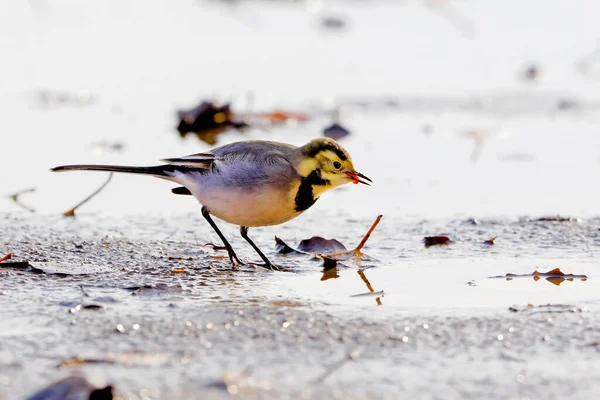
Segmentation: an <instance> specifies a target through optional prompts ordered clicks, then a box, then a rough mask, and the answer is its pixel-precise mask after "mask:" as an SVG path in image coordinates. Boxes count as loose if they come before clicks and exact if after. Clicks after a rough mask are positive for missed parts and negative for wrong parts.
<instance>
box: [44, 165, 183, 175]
mask: <svg viewBox="0 0 600 400" xmlns="http://www.w3.org/2000/svg"><path fill="white" fill-rule="evenodd" d="M176 169H177V168H176V167H174V166H172V165H157V166H154V167H129V166H124V165H93V164H80V165H61V166H59V167H54V168H52V169H50V171H52V172H63V171H109V172H124V173H129V174H147V175H154V176H159V177H170V176H173V173H174V172H175V170H176Z"/></svg>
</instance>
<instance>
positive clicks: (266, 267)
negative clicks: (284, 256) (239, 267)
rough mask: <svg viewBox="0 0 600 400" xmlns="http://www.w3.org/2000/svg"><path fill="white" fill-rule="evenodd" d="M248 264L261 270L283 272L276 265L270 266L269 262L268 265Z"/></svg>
mask: <svg viewBox="0 0 600 400" xmlns="http://www.w3.org/2000/svg"><path fill="white" fill-rule="evenodd" d="M248 264H249V265H254V266H256V267H262V268H265V269H268V270H270V271H283V268H281V267H278V266H277V265H275V264H272V263H270V262H269V263H264V264H260V263H254V262H250V263H248Z"/></svg>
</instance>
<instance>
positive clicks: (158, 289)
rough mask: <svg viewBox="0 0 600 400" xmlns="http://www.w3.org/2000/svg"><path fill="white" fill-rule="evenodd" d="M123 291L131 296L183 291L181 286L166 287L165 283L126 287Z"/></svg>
mask: <svg viewBox="0 0 600 400" xmlns="http://www.w3.org/2000/svg"><path fill="white" fill-rule="evenodd" d="M123 289H124V290H127V291H128V292H131V294H132V295H155V294H163V293H177V292H181V291H182V290H183V288H182V286H181V285H167V284H166V283H157V284H155V285H142V286H128V287H124V288H123Z"/></svg>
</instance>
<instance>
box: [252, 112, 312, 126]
mask: <svg viewBox="0 0 600 400" xmlns="http://www.w3.org/2000/svg"><path fill="white" fill-rule="evenodd" d="M246 117H247V118H249V119H255V120H258V121H257V122H259V123H264V122H265V121H266V122H268V123H270V124H281V123H288V122H294V123H298V122H307V121H308V120H309V119H310V117H309V116H308V114H304V113H300V112H292V111H281V110H279V111H273V112H263V113H255V114H248V115H247V116H246Z"/></svg>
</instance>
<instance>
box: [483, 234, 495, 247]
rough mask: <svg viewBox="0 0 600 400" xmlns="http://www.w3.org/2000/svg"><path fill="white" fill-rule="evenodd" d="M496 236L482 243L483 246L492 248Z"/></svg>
mask: <svg viewBox="0 0 600 400" xmlns="http://www.w3.org/2000/svg"><path fill="white" fill-rule="evenodd" d="M496 237H497V236H494V237H493V238H489V239H488V240H486V241H485V242H483V244H487V245H489V246H493V245H494V244H495V243H494V241H495V240H496Z"/></svg>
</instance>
